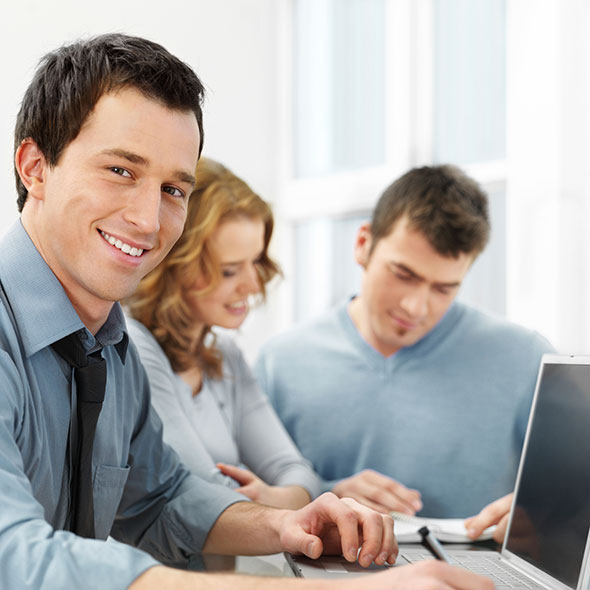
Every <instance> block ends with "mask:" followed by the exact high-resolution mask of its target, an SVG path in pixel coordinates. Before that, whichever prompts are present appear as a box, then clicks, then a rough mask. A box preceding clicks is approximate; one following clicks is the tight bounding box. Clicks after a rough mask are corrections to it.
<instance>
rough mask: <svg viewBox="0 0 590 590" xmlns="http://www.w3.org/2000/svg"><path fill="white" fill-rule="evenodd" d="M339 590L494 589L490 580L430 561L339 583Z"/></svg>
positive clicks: (445, 564) (439, 562)
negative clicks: (347, 582) (346, 583)
mask: <svg viewBox="0 0 590 590" xmlns="http://www.w3.org/2000/svg"><path fill="white" fill-rule="evenodd" d="M334 588H338V589H339V590H432V589H433V588H436V589H437V590H494V583H493V582H492V581H491V580H490V579H489V578H484V577H483V576H478V575H477V574H474V573H472V572H468V571H467V570H462V569H460V568H458V567H454V566H452V565H449V564H448V563H444V562H442V561H436V560H434V559H433V560H428V561H423V562H420V563H415V564H412V565H404V566H402V567H395V568H392V569H390V570H389V571H387V572H383V573H378V574H377V573H376V574H374V575H371V576H365V577H363V578H357V579H356V580H350V583H349V584H348V585H346V586H345V585H344V583H342V582H341V583H340V584H338V585H337V586H334Z"/></svg>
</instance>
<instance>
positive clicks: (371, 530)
mask: <svg viewBox="0 0 590 590" xmlns="http://www.w3.org/2000/svg"><path fill="white" fill-rule="evenodd" d="M359 548H360V553H359ZM203 550H204V552H206V553H221V554H233V555H240V554H249V555H252V554H264V553H277V552H279V551H289V552H291V553H303V554H304V555H307V556H308V557H311V558H314V559H315V558H317V557H319V556H320V555H321V554H322V553H328V554H340V553H342V554H343V555H344V556H345V557H346V559H347V560H349V561H355V560H356V559H357V554H358V560H359V563H360V564H361V565H363V566H368V565H370V563H371V562H372V561H375V562H376V563H378V564H384V563H385V562H386V561H388V562H390V563H393V562H394V561H395V558H396V556H397V543H396V542H395V538H394V536H393V520H392V519H391V517H390V516H387V515H383V514H378V513H376V512H374V511H373V510H370V509H368V508H366V507H365V506H362V505H360V504H358V503H357V502H355V501H354V500H350V499H346V500H339V499H338V498H337V497H336V496H334V494H330V493H327V494H323V495H322V496H320V497H319V498H317V499H316V500H315V501H314V502H312V503H311V504H308V505H307V506H305V507H304V508H302V509H300V510H297V511H291V510H279V509H273V508H269V507H266V506H259V505H257V504H246V503H238V504H233V505H232V506H230V507H229V508H227V509H226V510H225V511H224V512H223V513H222V514H221V516H220V517H219V518H218V519H217V522H216V523H215V525H214V526H213V528H212V529H211V531H210V533H209V536H208V537H207V541H206V543H205V546H204V549H203Z"/></svg>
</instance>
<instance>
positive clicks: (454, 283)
mask: <svg viewBox="0 0 590 590" xmlns="http://www.w3.org/2000/svg"><path fill="white" fill-rule="evenodd" d="M391 264H392V265H393V266H395V267H397V268H398V269H399V270H401V271H402V272H406V273H408V274H409V275H411V276H412V277H413V278H414V279H417V280H419V281H424V280H425V279H424V277H422V276H420V275H419V274H418V273H416V272H414V271H413V270H412V269H411V268H409V267H407V266H406V265H405V264H401V263H399V262H392V263H391ZM432 284H433V285H434V286H436V287H446V288H448V289H453V288H454V287H459V286H460V285H461V281H452V282H450V283H443V282H437V281H435V282H434V283H432Z"/></svg>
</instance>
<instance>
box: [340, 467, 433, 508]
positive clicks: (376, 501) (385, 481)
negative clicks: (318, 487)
mask: <svg viewBox="0 0 590 590" xmlns="http://www.w3.org/2000/svg"><path fill="white" fill-rule="evenodd" d="M332 491H333V492H334V493H335V494H336V495H337V496H338V497H340V498H345V497H346V498H353V499H355V500H356V501H357V502H360V503H361V504H364V505H365V506H368V507H369V508H372V509H373V510H376V511H377V512H382V513H384V514H388V513H389V512H391V511H392V510H395V511H397V512H403V513H405V514H415V513H416V512H417V511H419V510H421V509H422V500H421V496H420V492H419V491H418V490H413V489H410V488H407V487H406V486H404V485H403V484H401V483H399V482H398V481H396V480H395V479H392V478H390V477H387V476H386V475H383V474H381V473H378V472H377V471H373V470H372V469H365V470H364V471H360V472H359V473H357V474H355V475H353V476H352V477H348V478H346V479H343V480H342V481H340V482H338V483H337V484H336V485H335V486H334V488H333V489H332Z"/></svg>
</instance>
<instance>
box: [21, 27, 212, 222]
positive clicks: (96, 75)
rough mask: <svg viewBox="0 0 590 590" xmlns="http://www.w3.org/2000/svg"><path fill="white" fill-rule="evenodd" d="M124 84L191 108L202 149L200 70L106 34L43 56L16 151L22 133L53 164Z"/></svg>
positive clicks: (153, 46)
mask: <svg viewBox="0 0 590 590" xmlns="http://www.w3.org/2000/svg"><path fill="white" fill-rule="evenodd" d="M125 87H130V88H135V89H136V90H139V91H140V92H142V93H143V94H144V95H145V96H147V97H148V98H152V99H155V100H157V101H159V102H161V103H162V104H163V105H164V106H166V107H168V108H170V109H174V110H179V111H193V112H194V114H195V116H196V118H197V124H198V126H199V132H200V136H201V137H200V146H199V153H200V152H201V150H202V148H203V112H202V110H201V104H202V102H203V97H204V88H203V85H202V84H201V81H200V80H199V78H198V77H197V75H196V74H195V73H194V72H193V70H192V69H191V68H190V67H189V66H188V65H187V64H185V63H183V62H182V61H180V60H179V59H178V58H176V57H174V56H173V55H172V54H170V53H169V52H168V51H167V50H166V49H164V48H163V47H162V46H161V45H158V44H157V43H154V42H152V41H148V40H146V39H142V38H140V37H131V36H129V35H122V34H108V35H100V36H98V37H93V38H90V39H87V40H82V41H78V42H76V43H73V44H71V45H66V46H64V47H61V48H59V49H58V50H56V51H53V52H51V53H48V54H47V55H46V56H45V57H43V58H42V59H41V61H40V63H39V66H38V68H37V71H36V73H35V76H34V78H33V81H32V82H31V84H30V85H29V87H28V89H27V91H26V92H25V96H24V98H23V102H22V104H21V108H20V111H19V113H18V116H17V119H16V126H15V130H14V151H15V153H16V150H17V149H18V147H19V145H20V144H21V142H22V141H23V140H24V139H27V138H31V139H32V140H33V141H35V143H36V144H37V146H38V147H39V149H40V150H41V152H42V153H43V155H44V156H45V158H46V159H47V162H48V164H49V165H50V166H55V165H56V164H57V163H58V161H59V158H60V156H61V154H62V153H63V151H64V149H65V148H66V147H67V146H68V145H69V144H70V142H72V141H73V140H74V139H76V137H77V135H78V133H79V132H80V129H81V128H82V125H83V124H84V122H85V121H86V119H87V117H88V115H89V114H90V113H91V111H92V110H93V109H94V107H95V105H96V103H97V102H98V100H99V99H100V98H101V96H103V95H104V94H106V93H108V92H112V91H116V90H119V89H121V88H125ZM15 174H16V190H17V192H18V199H17V206H18V210H19V211H22V208H23V206H24V204H25V201H26V198H27V189H26V188H25V186H24V185H23V183H22V182H21V180H20V178H19V175H18V173H17V172H16V170H15Z"/></svg>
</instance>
